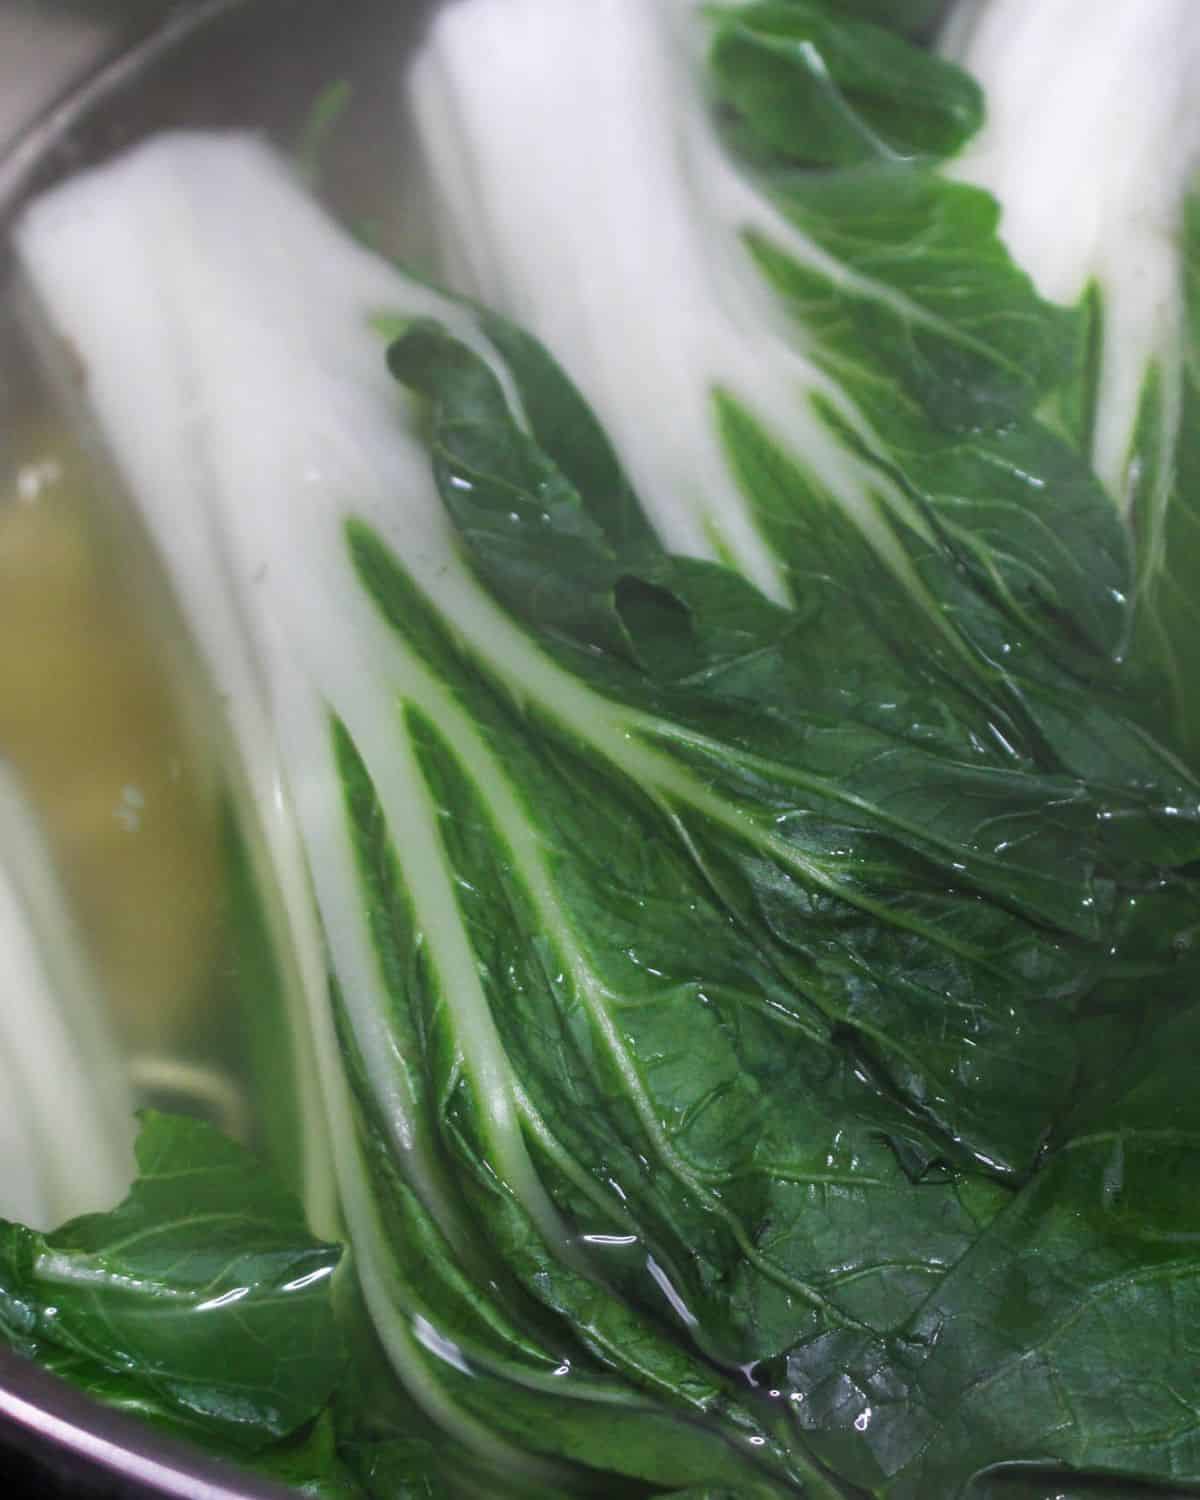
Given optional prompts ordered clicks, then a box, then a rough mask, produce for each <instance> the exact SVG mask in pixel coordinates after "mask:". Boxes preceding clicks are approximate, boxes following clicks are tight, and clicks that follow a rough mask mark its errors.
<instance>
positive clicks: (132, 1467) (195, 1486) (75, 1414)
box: [0, 1349, 295, 1500]
mask: <svg viewBox="0 0 1200 1500" xmlns="http://www.w3.org/2000/svg"><path fill="white" fill-rule="evenodd" d="M0 1441H6V1442H12V1443H13V1444H14V1445H15V1446H16V1447H17V1448H18V1449H20V1451H22V1452H23V1453H25V1454H27V1455H29V1456H31V1457H32V1458H34V1459H39V1458H45V1459H49V1460H51V1462H53V1463H54V1464H55V1465H56V1466H58V1467H64V1466H65V1467H66V1468H68V1469H70V1468H73V1467H78V1468H81V1469H85V1470H86V1471H87V1472H88V1473H89V1474H95V1475H97V1476H100V1475H102V1476H104V1478H106V1479H107V1480H108V1481H110V1484H111V1482H113V1481H115V1482H116V1483H117V1484H118V1485H120V1486H128V1487H130V1488H131V1489H132V1490H134V1491H135V1492H136V1493H137V1494H138V1495H139V1496H150V1495H153V1496H157V1497H163V1500H166V1497H170V1500H295V1491H293V1490H290V1489H286V1488H284V1487H283V1486H282V1485H278V1484H275V1483H273V1482H271V1481H269V1480H264V1479H258V1478H255V1477H253V1476H251V1475H246V1474H243V1473H242V1472H241V1471H240V1470H239V1469H237V1468H236V1467H234V1465H233V1464H229V1463H225V1462H224V1461H222V1460H219V1459H213V1458H208V1457H206V1456H205V1455H204V1454H202V1453H201V1452H199V1450H197V1449H194V1448H191V1447H189V1446H188V1445H187V1444H186V1443H181V1442H176V1441H175V1440H174V1439H172V1438H168V1437H163V1436H161V1435H160V1434H159V1433H156V1432H154V1431H153V1430H152V1429H151V1428H149V1427H146V1426H144V1425H143V1424H142V1423H141V1422H139V1421H137V1420H136V1419H135V1418H133V1417H129V1416H125V1415H123V1414H122V1413H121V1412H117V1411H113V1410H111V1409H110V1408H108V1407H105V1406H102V1405H100V1403H99V1402H96V1401H93V1400H92V1399H91V1398H90V1397H88V1396H85V1395H83V1394H81V1393H80V1392H79V1391H76V1390H75V1389H73V1388H72V1387H71V1386H69V1385H67V1384H66V1382H65V1381H62V1380H59V1379H58V1378H57V1376H54V1375H50V1374H47V1373H46V1371H44V1370H42V1369H39V1368H38V1366H37V1365H35V1364H33V1363H32V1362H31V1361H29V1360H27V1359H24V1358H22V1357H21V1356H20V1355H16V1354H13V1353H11V1352H10V1351H8V1350H5V1349H0Z"/></svg>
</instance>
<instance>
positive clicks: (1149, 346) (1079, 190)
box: [942, 0, 1200, 756]
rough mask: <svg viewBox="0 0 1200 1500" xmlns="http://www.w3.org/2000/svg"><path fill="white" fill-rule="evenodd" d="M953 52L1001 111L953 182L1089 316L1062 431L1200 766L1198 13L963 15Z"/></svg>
mask: <svg viewBox="0 0 1200 1500" xmlns="http://www.w3.org/2000/svg"><path fill="white" fill-rule="evenodd" d="M942 51H943V53H944V55H946V56H947V57H951V58H953V59H955V60H957V61H959V62H961V63H962V64H963V65H964V66H965V67H967V68H969V69H970V70H971V72H972V73H973V74H974V75H975V76H976V77H977V78H978V79H979V81H980V83H981V84H982V85H983V87H984V89H985V93H986V98H987V103H988V112H987V123H986V125H985V127H984V129H983V130H982V131H981V132H980V133H979V134H978V135H977V136H976V137H975V139H974V140H973V141H972V142H971V143H970V145H969V146H968V147H967V149H966V150H965V151H964V152H963V154H962V155H961V157H959V159H958V160H957V161H955V162H954V163H953V164H952V166H951V172H952V174H953V175H954V176H955V177H956V178H958V179H960V180H962V181H966V182H972V183H976V184H978V185H979V186H981V187H984V188H986V189H988V190H989V191H990V192H992V193H994V194H995V195H996V197H997V199H998V200H999V203H1000V205H1001V209H1002V218H1001V225H1000V228H1001V233H1002V235H1003V238H1004V240H1005V243H1006V244H1007V245H1008V246H1009V248H1010V249H1011V250H1012V252H1013V254H1014V255H1015V256H1016V258H1017V260H1018V262H1019V263H1020V264H1021V265H1022V266H1023V267H1025V268H1026V269H1027V270H1028V271H1029V273H1030V274H1031V276H1032V277H1033V279H1034V281H1035V282H1036V284H1037V286H1038V289H1039V290H1040V291H1041V292H1042V293H1043V295H1045V296H1047V297H1050V298H1052V299H1053V300H1055V301H1056V302H1060V303H1063V304H1067V305H1071V306H1074V307H1078V308H1079V309H1080V310H1081V321H1080V328H1079V344H1078V351H1079V352H1078V357H1077V362H1076V370H1075V372H1074V374H1073V378H1072V379H1070V380H1069V381H1068V382H1067V383H1066V385H1065V388H1064V389H1063V390H1062V391H1061V392H1059V393H1058V394H1057V396H1056V397H1055V400H1054V403H1053V405H1054V408H1055V411H1054V413H1053V415H1054V416H1056V418H1057V420H1058V421H1060V422H1061V423H1062V424H1063V426H1064V427H1065V428H1066V429H1067V430H1068V431H1069V432H1070V433H1072V435H1073V436H1074V439H1075V440H1076V441H1077V442H1078V443H1079V445H1080V447H1081V448H1082V450H1083V451H1084V452H1085V453H1087V454H1088V455H1089V456H1090V458H1091V460H1092V463H1093V465H1094V466H1095V469H1096V472H1097V474H1098V475H1099V477H1100V478H1101V480H1102V481H1103V482H1104V484H1105V487H1106V488H1107V490H1108V492H1109V494H1110V495H1111V496H1112V498H1113V500H1114V502H1115V503H1116V504H1117V505H1118V507H1119V508H1120V510H1121V511H1122V513H1123V514H1124V515H1126V516H1127V517H1128V518H1129V519H1130V522H1131V524H1132V526H1133V528H1134V531H1135V533H1136V538H1137V547H1138V579H1139V590H1140V598H1139V629H1140V638H1139V644H1140V646H1141V647H1142V648H1143V649H1145V650H1146V651H1147V652H1148V654H1149V656H1150V658H1151V659H1152V660H1155V661H1156V662H1157V663H1158V664H1159V666H1160V669H1161V671H1162V672H1163V674H1164V676H1165V679H1166V682H1167V688H1168V691H1167V693H1166V694H1165V695H1164V696H1165V697H1166V699H1167V701H1168V702H1170V704H1171V707H1172V711H1173V717H1174V719H1175V721H1176V724H1177V725H1180V726H1182V733H1183V735H1184V738H1185V740H1186V742H1187V744H1188V747H1189V752H1190V753H1191V754H1192V755H1193V756H1195V755H1196V754H1197V753H1198V752H1200V719H1198V718H1197V706H1196V697H1195V693H1194V692H1192V691H1191V682H1190V677H1191V660H1192V653H1191V651H1190V649H1189V646H1188V644H1187V643H1188V642H1190V641H1192V640H1194V639H1195V635H1196V630H1197V628H1198V625H1200V621H1197V617H1196V602H1195V601H1196V589H1195V584H1194V579H1195V577H1196V568H1197V566H1198V565H1200V552H1198V550H1197V513H1196V503H1197V502H1196V498H1195V495H1196V484H1195V476H1196V474H1197V472H1198V471H1197V462H1198V460H1200V453H1198V452H1197V442H1198V441H1200V440H1198V438H1197V433H1198V432H1200V401H1198V399H1197V367H1196V342H1195V339H1196V331H1197V321H1196V319H1197V299H1196V265H1197V258H1196V245H1197V238H1198V237H1197V226H1198V224H1200V210H1198V206H1197V199H1196V196H1195V189H1196V174H1197V170H1198V169H1200V107H1198V106H1197V102H1196V97H1195V88H1194V79H1195V76H1196V70H1197V67H1198V66H1200V11H1197V9H1196V7H1195V6H1194V5H1190V4H1188V3H1187V0H1157V3H1155V4H1153V5H1122V4H1121V3H1120V0H1106V3H1103V4H1099V5H1092V4H1081V3H1078V0H1059V3H1056V4H1048V5H1032V4H1026V3H1023V0H989V3H988V4H986V5H979V4H974V3H963V4H960V5H958V6H956V7H955V8H954V9H953V10H952V12H951V14H950V18H949V20H948V22H947V25H946V29H945V33H944V35H943V38H942Z"/></svg>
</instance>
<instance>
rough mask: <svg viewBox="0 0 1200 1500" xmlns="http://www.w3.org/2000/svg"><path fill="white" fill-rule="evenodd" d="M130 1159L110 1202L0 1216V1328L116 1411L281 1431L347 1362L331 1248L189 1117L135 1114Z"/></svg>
mask: <svg viewBox="0 0 1200 1500" xmlns="http://www.w3.org/2000/svg"><path fill="white" fill-rule="evenodd" d="M137 1168H138V1176H137V1179H136V1181H135V1182H134V1185H133V1187H132V1189H131V1191H130V1194H129V1196H128V1197H127V1198H126V1199H125V1201H124V1202H123V1203H122V1204H120V1206H119V1207H117V1208H115V1209H113V1210H112V1211H111V1212H108V1213H100V1214H91V1215H88V1216H87V1217H85V1218H81V1219H75V1220H73V1221H71V1222H70V1223H68V1224H64V1225H63V1226H62V1228H61V1229H57V1230H55V1231H54V1232H53V1233H52V1234H37V1233H35V1232H34V1231H32V1230H29V1229H25V1228H23V1227H21V1226H20V1225H16V1224H4V1225H3V1226H0V1330H2V1331H3V1334H4V1336H5V1338H6V1340H7V1341H8V1342H9V1343H10V1344H11V1345H12V1346H13V1347H15V1348H16V1349H18V1350H20V1351H22V1352H24V1353H28V1354H32V1355H34V1356H35V1357H37V1358H39V1359H41V1360H42V1361H43V1362H45V1363H47V1364H49V1366H50V1368H52V1369H55V1370H57V1371H58V1372H59V1373H60V1374H64V1375H66V1376H68V1377H69V1378H70V1379H72V1380H73V1381H74V1383H76V1384H79V1385H82V1386H83V1387H84V1388H85V1389H88V1390H91V1391H93V1392H94V1393H95V1394H99V1395H102V1396H103V1397H104V1398H105V1399H109V1400H113V1399H115V1400H116V1402H117V1404H119V1405H121V1406H122V1407H124V1408H125V1409H127V1410H134V1411H138V1412H139V1413H141V1414H143V1415H150V1416H155V1417H158V1416H160V1415H161V1416H164V1417H165V1418H166V1419H167V1421H168V1422H170V1423H171V1424H173V1425H178V1426H180V1427H182V1428H183V1429H185V1430H191V1431H194V1432H195V1433H198V1434H202V1435H204V1436H206V1437H212V1438H214V1439H216V1440H217V1441H218V1442H224V1443H228V1444H233V1445H236V1446H237V1447H238V1448H241V1449H250V1450H253V1449H255V1448H261V1447H263V1446H265V1445H266V1444H268V1443H270V1442H272V1441H273V1440H275V1439H278V1438H283V1437H286V1436H287V1435H288V1434H290V1433H292V1432H294V1431H295V1430H296V1429H297V1428H299V1427H301V1426H302V1425H303V1424H305V1423H307V1422H308V1421H310V1420H311V1419H312V1418H313V1417H314V1416H315V1415H316V1414H317V1412H319V1411H320V1409H321V1408H322V1407H323V1406H324V1404H325V1402H326V1400H327V1399H328V1396H329V1393H330V1391H331V1390H332V1389H333V1387H334V1386H335V1385H336V1383H337V1381H338V1380H339V1378H340V1377H341V1375H342V1372H343V1369H344V1364H345V1353H344V1351H343V1348H342V1346H341V1341H340V1337H339V1334H338V1330H337V1327H336V1324H335V1321H334V1315H333V1307H332V1302H331V1299H330V1278H331V1276H332V1275H333V1272H334V1270H335V1269H336V1266H337V1263H338V1259H339V1256H340V1251H339V1249H338V1248H337V1247H336V1246H332V1245H325V1244H322V1243H320V1242H319V1241H316V1240H314V1239H313V1238H312V1236H311V1235H310V1233H309V1232H308V1230H307V1228H306V1226H305V1223H304V1218H303V1215H302V1213H301V1211H300V1208H299V1205H298V1204H297V1202H296V1200H295V1199H294V1198H292V1197H291V1195H290V1194H288V1193H286V1192H284V1191H283V1190H281V1189H280V1188H277V1187H276V1186H275V1185H274V1184H273V1183H272V1182H271V1181H270V1179H269V1178H268V1177H266V1176H265V1174H264V1173H263V1172H262V1171H261V1169H260V1168H259V1167H258V1166H257V1165H256V1164H255V1163H254V1161H253V1160H252V1159H251V1158H250V1157H249V1156H247V1154H246V1153H245V1152H244V1151H243V1150H242V1149H241V1148H240V1147H238V1146H235V1145H234V1144H233V1143H232V1142H230V1141H227V1140H226V1139H225V1138H224V1137H222V1136H221V1135H219V1134H218V1133H217V1132H216V1131H215V1130H213V1129H212V1127H211V1126H208V1125H205V1124H202V1123H201V1122H199V1121H193V1120H186V1119H183V1118H176V1117H173V1116H167V1115H155V1114H148V1115H146V1116H145V1117H144V1118H143V1124H142V1130H141V1133H140V1135H139V1136H138V1140H137Z"/></svg>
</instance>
